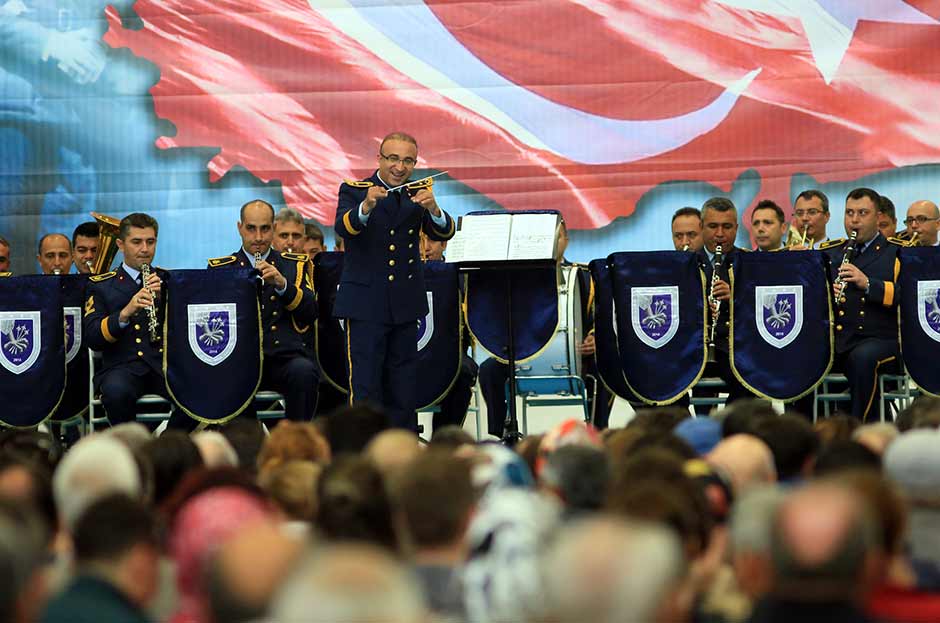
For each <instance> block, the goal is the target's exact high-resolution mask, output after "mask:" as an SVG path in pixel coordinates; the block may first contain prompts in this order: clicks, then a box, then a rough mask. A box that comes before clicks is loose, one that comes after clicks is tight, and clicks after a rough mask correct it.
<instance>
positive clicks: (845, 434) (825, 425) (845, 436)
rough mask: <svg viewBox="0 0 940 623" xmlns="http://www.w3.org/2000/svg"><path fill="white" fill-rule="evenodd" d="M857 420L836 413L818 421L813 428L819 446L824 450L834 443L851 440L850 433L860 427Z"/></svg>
mask: <svg viewBox="0 0 940 623" xmlns="http://www.w3.org/2000/svg"><path fill="white" fill-rule="evenodd" d="M861 425H862V423H861V421H859V419H858V418H856V417H852V416H851V415H846V414H844V413H836V414H834V415H832V416H830V417H827V418H825V419H822V420H819V421H817V422H816V424H815V425H814V426H813V430H814V431H816V436H817V437H819V443H820V445H821V446H822V447H823V448H825V447H826V446H828V445H829V444H830V443H832V442H834V441H849V440H850V439H852V433H854V432H855V429H856V428H858V427H859V426H861Z"/></svg>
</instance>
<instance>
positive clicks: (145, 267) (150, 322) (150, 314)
mask: <svg viewBox="0 0 940 623" xmlns="http://www.w3.org/2000/svg"><path fill="white" fill-rule="evenodd" d="M140 280H141V282H142V283H143V284H144V288H145V289H146V290H147V294H149V295H150V298H151V299H153V300H154V301H156V297H155V296H154V294H153V290H151V289H150V284H149V283H148V282H149V281H150V264H141V265H140ZM147 330H148V331H150V343H151V344H153V343H155V342H157V341H158V340H159V339H160V336H159V335H157V306H156V304H155V303H151V304H150V306H149V307H148V308H147Z"/></svg>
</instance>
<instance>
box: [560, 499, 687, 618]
mask: <svg viewBox="0 0 940 623" xmlns="http://www.w3.org/2000/svg"><path fill="white" fill-rule="evenodd" d="M684 567H685V563H684V559H683V554H682V548H681V546H680V544H679V540H678V538H677V537H676V536H675V535H674V534H673V533H672V532H670V531H669V530H668V529H666V528H665V527H662V526H658V525H655V524H649V523H639V522H627V521H623V520H620V519H616V518H613V517H595V518H592V519H587V520H584V521H577V522H572V523H569V524H568V525H566V526H565V527H564V528H562V530H561V532H560V533H559V536H558V539H557V540H556V541H555V543H554V544H553V545H552V546H551V547H550V549H549V551H548V553H547V555H546V557H545V561H544V563H543V566H542V568H543V569H545V577H544V581H545V585H544V596H545V607H546V612H545V615H546V618H547V619H548V620H552V621H557V622H558V623H576V622H580V621H592V622H595V623H615V622H620V621H651V620H653V619H654V618H655V616H656V614H657V612H658V611H659V609H660V608H661V607H662V605H663V603H664V602H665V601H666V600H667V599H668V597H669V595H670V593H671V591H672V590H674V588H675V587H676V585H677V583H678V582H679V580H680V578H681V577H682V575H683V573H684V571H685V568H684Z"/></svg>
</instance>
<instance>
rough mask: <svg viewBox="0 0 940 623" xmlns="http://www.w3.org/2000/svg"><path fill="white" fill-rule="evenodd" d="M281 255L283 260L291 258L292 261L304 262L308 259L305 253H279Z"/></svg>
mask: <svg viewBox="0 0 940 623" xmlns="http://www.w3.org/2000/svg"><path fill="white" fill-rule="evenodd" d="M281 257H283V258H284V259H285V260H293V261H294V262H306V261H307V260H309V259H310V256H308V255H307V254H306V253H281Z"/></svg>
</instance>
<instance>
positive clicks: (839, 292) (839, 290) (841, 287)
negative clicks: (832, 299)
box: [832, 229, 858, 305]
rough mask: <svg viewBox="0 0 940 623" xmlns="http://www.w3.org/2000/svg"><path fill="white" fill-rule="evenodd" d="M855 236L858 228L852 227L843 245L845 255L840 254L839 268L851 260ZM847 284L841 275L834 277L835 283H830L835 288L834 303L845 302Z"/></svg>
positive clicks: (853, 253)
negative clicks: (845, 243)
mask: <svg viewBox="0 0 940 623" xmlns="http://www.w3.org/2000/svg"><path fill="white" fill-rule="evenodd" d="M857 238H858V230H857V229H853V230H852V233H851V234H849V242H848V244H847V245H846V247H845V255H843V256H842V262H841V263H840V264H839V267H840V268H841V267H843V266H845V265H846V264H849V263H851V262H852V257H853V256H854V255H855V250H856V249H855V247H856V240H857ZM847 284H848V282H847V281H846V280H845V279H843V278H842V277H836V280H835V283H833V284H832V285H834V286H835V288H836V305H841V304H842V303H843V302H845V286H846V285H847Z"/></svg>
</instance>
